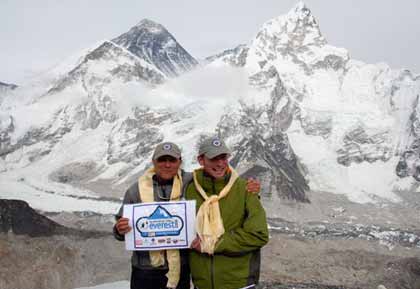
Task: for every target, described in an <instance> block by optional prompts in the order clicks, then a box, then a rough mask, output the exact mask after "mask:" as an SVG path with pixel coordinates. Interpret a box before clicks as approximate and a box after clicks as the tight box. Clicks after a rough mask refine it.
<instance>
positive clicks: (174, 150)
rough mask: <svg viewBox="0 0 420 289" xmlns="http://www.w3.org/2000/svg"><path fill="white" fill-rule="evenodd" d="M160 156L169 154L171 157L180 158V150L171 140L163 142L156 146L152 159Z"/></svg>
mask: <svg viewBox="0 0 420 289" xmlns="http://www.w3.org/2000/svg"><path fill="white" fill-rule="evenodd" d="M162 156H171V157H174V158H177V159H180V158H181V150H180V149H179V147H178V146H177V145H176V144H174V143H173V142H163V143H161V144H158V145H157V146H156V148H155V152H154V153H153V157H152V159H153V160H156V159H158V158H160V157H162Z"/></svg>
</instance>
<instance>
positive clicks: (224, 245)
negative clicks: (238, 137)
mask: <svg viewBox="0 0 420 289" xmlns="http://www.w3.org/2000/svg"><path fill="white" fill-rule="evenodd" d="M229 155H230V151H229V149H228V148H227V147H226V145H225V143H224V142H223V141H221V140H220V139H218V138H210V139H207V140H205V141H204V142H203V143H202V144H201V145H200V149H199V156H198V161H199V163H200V165H201V166H202V168H201V169H198V170H195V171H194V172H193V174H194V182H193V183H190V184H189V185H188V187H187V191H186V195H185V196H186V198H187V199H189V200H196V202H197V220H196V230H197V233H198V235H199V238H197V239H195V240H194V241H193V244H192V248H193V249H194V251H193V250H191V251H190V255H189V260H190V268H191V275H192V279H193V283H194V285H195V287H196V288H198V289H238V288H254V287H255V285H256V284H257V283H258V279H259V270H260V248H261V247H262V246H264V245H265V244H266V243H267V242H268V228H267V221H266V215H265V211H264V209H263V207H262V206H261V203H260V201H259V198H258V195H256V194H248V193H247V192H246V181H245V180H244V179H242V178H240V177H238V174H237V173H236V172H235V170H234V169H233V168H231V167H230V166H229V163H228V158H229Z"/></svg>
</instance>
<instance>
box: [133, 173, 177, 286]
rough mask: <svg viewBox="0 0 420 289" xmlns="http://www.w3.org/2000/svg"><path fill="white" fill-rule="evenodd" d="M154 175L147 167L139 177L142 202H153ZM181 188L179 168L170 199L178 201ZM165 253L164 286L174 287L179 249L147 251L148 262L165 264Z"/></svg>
mask: <svg viewBox="0 0 420 289" xmlns="http://www.w3.org/2000/svg"><path fill="white" fill-rule="evenodd" d="M154 175H155V169H154V168H151V169H148V170H147V171H146V172H145V173H144V175H143V176H141V177H140V178H139V192H140V199H141V200H142V202H143V203H150V202H154V194H153V176H154ZM181 188H182V177H181V171H180V170H179V171H178V173H177V175H176V176H175V177H174V180H173V184H172V192H171V197H170V199H171V201H178V200H179V199H180V197H181ZM165 253H166V258H167V260H168V268H169V271H168V273H167V274H166V277H168V283H167V285H166V287H168V288H176V286H177V285H178V282H179V278H180V275H181V257H180V254H179V250H161V251H149V256H150V264H151V265H152V266H153V267H159V266H163V265H165Z"/></svg>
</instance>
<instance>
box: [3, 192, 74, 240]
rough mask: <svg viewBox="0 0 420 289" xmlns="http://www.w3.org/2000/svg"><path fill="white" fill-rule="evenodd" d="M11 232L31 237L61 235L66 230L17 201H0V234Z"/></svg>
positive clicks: (26, 204)
mask: <svg viewBox="0 0 420 289" xmlns="http://www.w3.org/2000/svg"><path fill="white" fill-rule="evenodd" d="M10 231H11V232H13V233H14V234H17V235H29V236H31V237H40V236H52V235H54V234H63V233H65V232H67V228H65V227H64V226H61V225H59V224H57V223H55V222H54V221H51V220H50V219H48V218H47V217H44V216H42V215H40V214H38V213H37V212H36V211H35V210H34V209H32V208H31V207H29V205H28V203H26V202H24V201H19V200H0V233H7V232H10Z"/></svg>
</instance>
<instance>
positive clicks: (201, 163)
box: [197, 155, 204, 167]
mask: <svg viewBox="0 0 420 289" xmlns="http://www.w3.org/2000/svg"><path fill="white" fill-rule="evenodd" d="M197 161H198V163H199V164H200V166H202V167H204V156H202V155H201V156H198V157H197Z"/></svg>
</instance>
